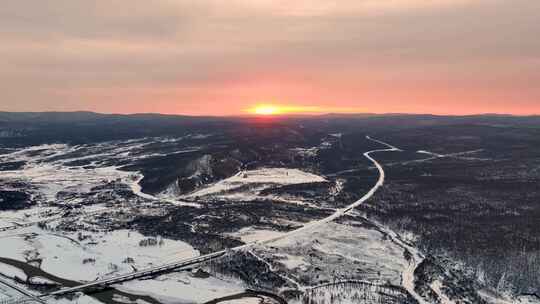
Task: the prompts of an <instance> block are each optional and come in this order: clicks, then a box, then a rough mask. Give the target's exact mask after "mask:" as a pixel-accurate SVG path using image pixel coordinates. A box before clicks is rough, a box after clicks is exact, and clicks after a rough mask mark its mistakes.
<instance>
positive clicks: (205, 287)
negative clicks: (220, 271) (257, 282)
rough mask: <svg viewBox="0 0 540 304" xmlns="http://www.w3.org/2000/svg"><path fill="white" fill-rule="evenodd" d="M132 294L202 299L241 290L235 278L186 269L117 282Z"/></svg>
mask: <svg viewBox="0 0 540 304" xmlns="http://www.w3.org/2000/svg"><path fill="white" fill-rule="evenodd" d="M116 287H117V288H118V289H119V290H121V291H125V292H129V293H131V294H140V295H150V296H152V297H154V298H156V299H158V300H160V301H161V302H163V303H171V304H172V303H204V302H207V301H210V300H213V299H216V298H221V297H225V296H229V295H232V294H236V293H240V292H243V291H244V290H245V289H246V286H244V285H243V284H242V283H240V282H238V281H229V280H222V279H218V278H215V277H209V278H198V277H196V276H194V275H192V274H191V273H188V272H178V273H170V274H166V275H162V276H160V277H158V278H155V279H153V280H134V281H129V282H125V283H123V284H121V285H118V286H116Z"/></svg>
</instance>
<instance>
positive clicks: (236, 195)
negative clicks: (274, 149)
mask: <svg viewBox="0 0 540 304" xmlns="http://www.w3.org/2000/svg"><path fill="white" fill-rule="evenodd" d="M325 181H327V180H326V179H325V178H324V177H321V176H319V175H316V174H312V173H309V172H305V171H301V170H298V169H289V168H261V169H256V170H248V171H241V172H239V173H237V174H236V175H234V176H232V177H229V178H227V179H224V180H221V181H219V182H217V183H215V184H212V185H210V186H208V187H206V188H203V189H200V190H197V191H195V192H192V193H190V194H188V195H186V196H185V197H186V198H191V199H193V198H199V197H213V198H219V199H228V200H237V201H249V200H255V199H258V198H266V199H273V200H276V201H280V200H282V201H287V202H291V203H299V204H303V202H301V201H297V200H289V199H284V198H280V197H278V196H275V195H264V196H263V195H260V192H261V191H263V190H265V189H268V188H271V187H275V186H282V185H294V184H303V183H317V182H325Z"/></svg>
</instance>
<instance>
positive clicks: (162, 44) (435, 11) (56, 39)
mask: <svg viewBox="0 0 540 304" xmlns="http://www.w3.org/2000/svg"><path fill="white" fill-rule="evenodd" d="M539 20H540V1H538V0H512V1H509V0H341V1H328V0H318V1H315V0H312V1H307V0H298V1H294V0H288V1H284V0H189V1H188V0H152V1H148V0H122V1H120V0H95V1H73V0H39V1H35V0H17V1H4V2H3V3H2V5H1V6H0V58H1V60H0V110H3V111H78V110H88V111H96V112H104V113H142V112H154V113H170V114H190V115H239V114H244V113H247V111H249V109H253V108H256V106H257V105H261V104H265V105H277V106H280V107H281V108H282V109H289V110H290V111H289V112H302V113H303V112H305V113H325V112H337V113H339V112H344V113H351V112H370V113H433V114H457V115H460V114H475V113H510V114H519V115H527V114H540V39H539V37H540V22H539Z"/></svg>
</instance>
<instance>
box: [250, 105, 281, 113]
mask: <svg viewBox="0 0 540 304" xmlns="http://www.w3.org/2000/svg"><path fill="white" fill-rule="evenodd" d="M249 112H250V113H252V114H257V115H277V114H282V113H284V111H283V109H282V108H280V107H278V106H273V105H259V106H256V107H254V108H252V109H250V110H249Z"/></svg>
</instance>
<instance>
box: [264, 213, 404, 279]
mask: <svg viewBox="0 0 540 304" xmlns="http://www.w3.org/2000/svg"><path fill="white" fill-rule="evenodd" d="M272 247H275V248H278V251H277V255H276V256H275V258H277V261H278V262H279V263H281V264H283V265H284V267H286V268H288V269H289V270H291V271H292V272H293V273H296V274H297V275H300V274H301V273H302V272H304V271H308V266H317V267H319V269H320V273H317V274H315V273H314V274H313V277H316V275H320V276H319V277H320V279H321V280H322V279H325V278H326V279H330V280H332V275H335V274H333V271H338V270H339V269H342V270H343V271H344V273H343V274H345V272H350V273H351V274H352V273H354V272H355V271H356V268H358V266H359V265H362V266H361V269H362V270H363V273H362V274H361V275H360V277H356V279H360V278H361V279H366V280H372V281H390V282H392V283H394V284H396V285H400V282H401V273H402V272H403V270H404V268H405V267H406V265H407V261H406V260H405V258H404V255H403V249H402V248H401V247H399V246H397V245H395V244H394V243H393V242H391V241H389V240H386V238H385V236H384V235H383V234H382V233H380V232H379V231H377V230H372V229H367V228H364V227H357V226H352V225H346V224H339V223H334V222H331V223H327V224H325V225H322V226H319V227H317V228H315V229H313V230H311V231H302V232H301V233H298V234H296V235H295V237H294V238H284V239H281V240H278V241H276V242H273V243H272ZM263 250H265V249H263ZM259 253H260V252H259ZM310 253H313V254H314V255H310ZM262 254H263V255H264V253H262ZM316 256H318V257H316ZM314 257H316V258H314ZM334 263H335V264H334ZM313 283H316V282H313Z"/></svg>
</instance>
